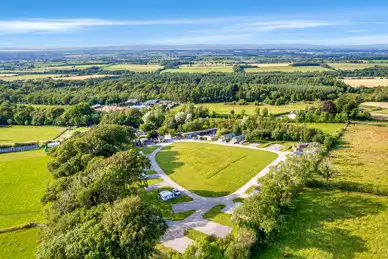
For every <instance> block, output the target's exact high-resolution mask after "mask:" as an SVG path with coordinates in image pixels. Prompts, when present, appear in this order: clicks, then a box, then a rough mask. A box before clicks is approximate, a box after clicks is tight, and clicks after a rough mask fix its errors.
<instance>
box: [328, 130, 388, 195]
mask: <svg viewBox="0 0 388 259" xmlns="http://www.w3.org/2000/svg"><path fill="white" fill-rule="evenodd" d="M387 151H388V127H379V126H372V125H358V124H357V125H353V124H351V125H349V126H348V128H347V131H346V133H345V134H344V136H343V137H342V142H341V144H340V145H339V146H338V148H336V149H334V150H332V151H331V152H330V153H329V156H328V160H329V161H330V162H331V163H332V164H333V167H334V168H335V169H336V170H337V171H339V172H340V174H339V175H337V176H336V177H335V178H334V179H333V180H332V181H335V182H339V183H341V182H345V183H349V184H355V185H361V186H364V187H368V186H369V188H373V189H377V190H383V191H385V192H388V174H387V172H388V155H387Z"/></svg>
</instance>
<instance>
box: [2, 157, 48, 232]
mask: <svg viewBox="0 0 388 259" xmlns="http://www.w3.org/2000/svg"><path fill="white" fill-rule="evenodd" d="M48 161H49V157H48V156H47V155H46V153H45V152H44V151H43V150H35V151H25V152H17V153H9V154H0V172H1V173H0V194H1V195H0V228H6V227H10V226H15V225H20V224H22V223H27V222H32V221H33V222H43V221H44V215H43V213H42V208H43V207H42V205H41V203H40V199H41V198H42V197H43V194H44V192H45V189H46V187H47V184H48V183H49V181H50V179H51V175H50V173H49V172H48V170H47V169H46V165H47V162H48Z"/></svg>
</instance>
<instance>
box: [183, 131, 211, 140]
mask: <svg viewBox="0 0 388 259" xmlns="http://www.w3.org/2000/svg"><path fill="white" fill-rule="evenodd" d="M216 133H217V128H210V129H205V130H197V131H191V132H185V133H181V136H182V137H184V138H188V139H191V138H193V137H196V136H203V135H214V134H216Z"/></svg>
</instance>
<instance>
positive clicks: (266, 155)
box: [156, 142, 277, 197]
mask: <svg viewBox="0 0 388 259" xmlns="http://www.w3.org/2000/svg"><path fill="white" fill-rule="evenodd" d="M276 157H277V155H276V154H274V153H272V152H267V151H261V150H252V149H246V148H239V147H229V146H221V145H214V144H202V143H188V142H179V143H174V144H172V145H169V146H167V147H165V148H163V149H162V150H161V151H160V152H158V153H157V154H156V160H157V162H158V164H159V166H160V167H161V168H162V169H163V170H164V171H165V172H166V173H167V174H168V175H169V176H170V177H171V179H173V180H174V181H175V182H177V183H178V184H180V185H181V186H183V187H185V188H186V189H188V190H190V191H192V192H195V193H197V194H199V195H202V196H207V197H217V196H224V195H227V194H230V193H233V192H234V191H236V190H237V189H238V188H239V187H241V186H242V185H244V184H245V183H246V182H247V181H248V180H250V179H251V178H252V177H254V176H255V175H256V174H257V173H258V172H260V171H261V170H262V169H263V168H264V167H266V166H267V165H268V164H269V163H271V162H272V161H273V160H275V159H276Z"/></svg>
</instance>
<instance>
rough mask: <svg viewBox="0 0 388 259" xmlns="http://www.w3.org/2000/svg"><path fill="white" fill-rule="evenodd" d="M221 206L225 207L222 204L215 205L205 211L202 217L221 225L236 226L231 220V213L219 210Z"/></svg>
mask: <svg viewBox="0 0 388 259" xmlns="http://www.w3.org/2000/svg"><path fill="white" fill-rule="evenodd" d="M223 208H225V205H223V204H220V205H216V206H214V207H213V208H211V209H210V210H209V211H208V212H206V213H205V214H204V215H203V217H204V218H205V219H207V220H210V221H214V222H216V223H219V224H221V225H225V226H228V227H231V228H234V227H236V225H235V224H234V223H233V222H232V215H231V214H227V213H224V212H221V210H222V209H223Z"/></svg>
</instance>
